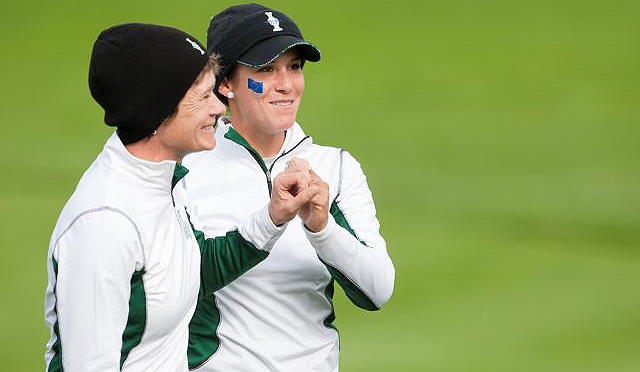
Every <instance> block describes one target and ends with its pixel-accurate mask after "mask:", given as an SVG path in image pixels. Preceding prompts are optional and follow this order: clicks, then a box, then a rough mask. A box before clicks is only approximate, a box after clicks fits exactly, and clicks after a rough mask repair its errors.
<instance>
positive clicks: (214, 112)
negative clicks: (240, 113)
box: [209, 94, 227, 116]
mask: <svg viewBox="0 0 640 372" xmlns="http://www.w3.org/2000/svg"><path fill="white" fill-rule="evenodd" d="M226 110H227V108H226V106H225V105H224V103H222V102H221V101H220V100H219V99H218V97H217V96H216V95H215V94H211V105H209V115H210V116H222V115H223V114H224V113H225V111H226Z"/></svg>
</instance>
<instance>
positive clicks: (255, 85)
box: [247, 78, 262, 93]
mask: <svg viewBox="0 0 640 372" xmlns="http://www.w3.org/2000/svg"><path fill="white" fill-rule="evenodd" d="M247 88H249V89H251V90H252V91H254V92H256V93H262V82H261V81H255V80H253V79H252V78H249V79H248V80H247Z"/></svg>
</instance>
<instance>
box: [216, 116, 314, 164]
mask: <svg viewBox="0 0 640 372" xmlns="http://www.w3.org/2000/svg"><path fill="white" fill-rule="evenodd" d="M220 124H222V125H221V128H220V129H219V130H221V131H222V133H224V138H225V139H226V140H228V141H231V142H234V143H236V144H238V145H240V146H242V147H244V148H246V149H247V150H248V151H249V152H250V153H251V155H253V157H254V158H256V157H260V154H259V153H258V151H257V150H256V149H254V148H253V147H251V145H250V144H249V142H247V140H246V139H244V138H243V137H242V135H240V133H238V132H237V131H236V130H235V129H234V128H233V126H232V125H231V124H230V123H228V122H220ZM312 143H313V139H312V138H311V137H309V136H307V135H305V133H304V131H303V130H302V127H300V124H298V122H294V123H293V125H292V126H291V128H289V129H287V131H286V132H285V138H284V142H283V145H282V148H281V149H280V150H279V151H278V154H277V156H280V155H281V154H283V153H287V155H290V154H289V153H291V155H293V154H294V153H295V152H297V151H298V150H299V149H301V148H304V147H307V146H310V145H311V144H312ZM219 145H220V144H219Z"/></svg>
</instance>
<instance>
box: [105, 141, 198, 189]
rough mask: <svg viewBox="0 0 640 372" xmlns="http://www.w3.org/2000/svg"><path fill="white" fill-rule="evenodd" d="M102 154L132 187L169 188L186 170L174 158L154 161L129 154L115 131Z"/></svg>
mask: <svg viewBox="0 0 640 372" xmlns="http://www.w3.org/2000/svg"><path fill="white" fill-rule="evenodd" d="M103 154H104V156H105V157H106V159H105V160H107V161H108V162H109V163H110V166H111V167H113V169H114V170H116V171H117V172H118V173H120V174H122V175H123V176H124V177H125V178H126V179H127V180H128V181H129V182H131V185H132V186H133V187H148V188H152V189H162V190H171V189H172V188H173V186H175V185H176V183H178V181H180V179H182V178H183V177H184V176H185V175H186V174H187V172H188V170H187V168H185V167H184V166H182V165H181V164H178V163H176V162H175V161H174V160H163V161H159V162H155V161H148V160H143V159H140V158H137V157H135V156H133V155H131V153H129V151H128V150H127V149H126V147H125V146H124V145H123V144H122V141H121V140H120V138H119V137H118V135H117V134H116V133H115V132H114V133H113V134H112V135H111V137H109V139H108V140H107V143H106V144H105V145H104V150H103Z"/></svg>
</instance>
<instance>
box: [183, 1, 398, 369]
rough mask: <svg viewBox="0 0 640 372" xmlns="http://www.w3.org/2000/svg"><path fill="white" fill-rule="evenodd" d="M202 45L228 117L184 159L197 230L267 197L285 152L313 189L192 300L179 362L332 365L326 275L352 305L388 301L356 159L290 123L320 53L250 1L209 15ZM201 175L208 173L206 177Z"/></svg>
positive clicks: (235, 218)
mask: <svg viewBox="0 0 640 372" xmlns="http://www.w3.org/2000/svg"><path fill="white" fill-rule="evenodd" d="M207 46H208V50H209V51H211V52H213V53H216V54H218V55H220V58H221V65H222V68H221V70H220V71H219V73H218V74H217V75H216V86H215V88H214V92H215V93H216V94H217V95H218V97H219V98H220V99H221V100H222V101H223V102H225V103H226V104H227V106H228V107H229V109H230V111H231V118H230V120H227V123H226V124H221V125H220V127H219V128H218V129H217V131H216V138H217V141H218V146H217V148H216V150H214V151H205V152H202V153H198V154H194V155H190V156H188V157H187V158H186V159H185V163H187V164H188V166H189V168H190V169H191V173H190V174H189V175H188V176H187V177H186V181H185V182H186V188H187V191H188V193H189V194H190V196H191V197H192V198H193V200H194V204H196V205H197V206H198V208H204V209H203V210H202V211H201V213H199V216H200V218H201V220H202V221H203V224H204V226H205V231H206V232H208V233H213V234H218V233H221V232H222V231H224V229H226V228H228V227H229V226H231V225H232V224H234V223H237V222H239V221H242V220H243V219H244V218H246V217H247V216H248V215H249V214H250V213H251V211H252V210H253V209H255V208H256V207H257V206H259V205H261V204H263V203H264V202H265V201H267V200H269V195H270V194H271V192H272V190H271V179H272V178H273V176H274V175H276V174H279V173H280V172H282V171H284V170H285V169H286V167H287V163H289V164H291V159H292V157H294V156H295V157H300V158H304V159H306V160H307V161H308V162H309V163H310V165H311V167H312V168H313V169H314V171H315V172H316V173H317V175H315V174H314V176H313V177H314V179H316V180H317V182H318V183H320V184H322V185H323V192H322V193H321V194H320V195H318V197H316V198H314V199H313V200H312V203H311V204H310V207H309V208H304V209H302V210H301V212H300V213H299V217H300V218H299V219H300V221H298V223H292V224H290V225H289V226H288V227H287V229H286V231H285V232H284V234H283V236H282V237H281V239H280V240H279V241H278V242H277V243H276V244H275V246H274V249H273V251H272V253H271V254H270V256H269V258H267V259H266V260H265V261H263V262H261V263H260V264H259V265H257V266H256V267H254V268H253V269H251V270H250V271H248V272H247V273H246V274H245V275H243V276H242V277H241V278H239V279H238V280H237V281H235V282H233V283H231V284H230V285H229V286H226V287H225V288H223V289H221V290H219V291H217V292H216V293H215V294H214V296H211V297H209V298H203V299H201V300H200V301H199V302H198V307H197V308H196V313H195V315H194V319H193V320H192V322H191V325H190V327H189V328H190V339H189V365H190V368H192V369H194V368H197V370H198V371H337V370H338V351H339V340H338V332H337V330H336V328H335V326H334V325H333V321H334V319H335V316H334V311H333V303H332V296H333V293H334V282H337V283H338V284H339V285H340V286H341V287H342V288H343V289H344V291H345V293H346V294H347V296H348V297H349V299H350V300H351V301H352V302H353V303H354V304H355V305H356V306H359V307H361V308H363V309H367V310H377V309H379V308H381V307H382V306H383V305H384V304H385V302H386V301H387V300H388V299H389V297H390V296H391V293H392V291H393V283H394V276H395V270H394V267H393V263H392V262H391V259H390V258H389V256H388V254H387V250H386V244H385V241H384V239H383V238H382V236H381V235H380V233H379V223H378V220H377V218H376V214H375V206H374V203H373V199H372V196H371V192H370V191H369V188H368V186H367V183H366V179H365V175H364V174H363V172H362V170H361V168H360V165H359V164H358V162H357V161H356V160H355V159H354V158H353V157H352V156H351V155H350V154H349V153H348V152H346V151H343V150H341V149H337V148H333V147H327V146H320V145H316V144H313V143H312V141H311V138H310V137H308V136H306V135H305V134H304V132H303V131H302V128H301V127H300V125H298V124H297V123H296V122H295V119H296V114H297V110H298V106H299V104H300V99H301V97H302V93H303V90H304V76H303V73H302V66H303V64H304V62H306V61H312V62H316V61H319V60H320V52H319V50H318V49H317V48H316V47H315V46H314V45H313V44H311V43H309V42H307V41H305V40H304V38H303V36H302V34H301V32H300V30H299V29H298V27H297V26H296V24H295V23H294V22H293V21H292V20H291V19H290V18H289V17H287V16H286V15H285V14H283V13H281V12H278V11H276V10H273V9H269V8H266V7H264V6H262V5H258V4H244V5H237V6H233V7H230V8H228V9H225V10H224V11H222V12H221V13H219V14H217V15H216V16H214V17H213V18H212V20H211V23H210V27H209V32H208V40H207ZM294 163H295V162H294ZM212 170H216V172H217V171H218V170H220V172H219V173H216V177H211V176H210V172H211V171H212ZM320 178H321V179H322V180H325V181H326V182H324V181H321V180H319V179H320ZM213 206H216V208H215V209H214V208H212V207H213Z"/></svg>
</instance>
